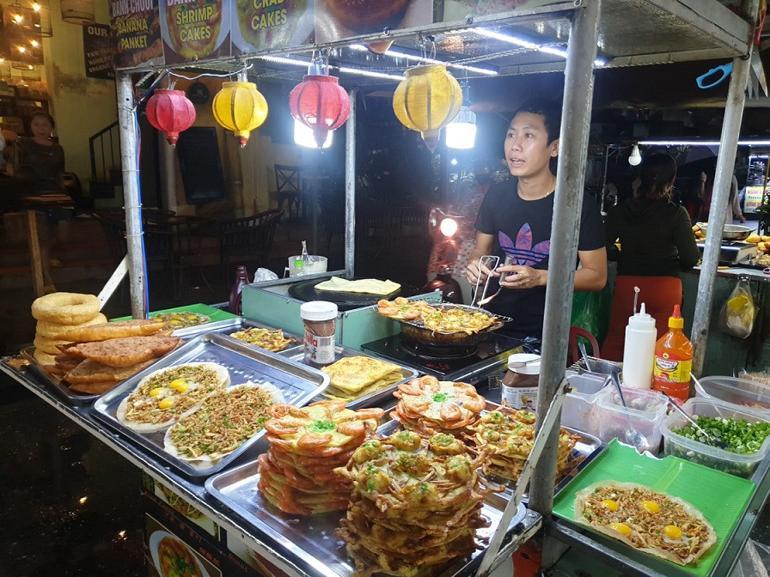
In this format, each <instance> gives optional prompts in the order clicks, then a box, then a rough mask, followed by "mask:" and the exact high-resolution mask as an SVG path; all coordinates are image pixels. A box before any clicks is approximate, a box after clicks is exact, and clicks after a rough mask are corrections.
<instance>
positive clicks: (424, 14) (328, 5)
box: [315, 0, 433, 44]
mask: <svg viewBox="0 0 770 577" xmlns="http://www.w3.org/2000/svg"><path fill="white" fill-rule="evenodd" d="M315 21H316V24H315V39H316V42H318V43H319V44H322V43H324V42H333V41H336V40H340V39H342V38H347V37H351V36H359V35H361V34H372V33H376V32H382V31H383V30H385V29H386V28H389V29H396V28H413V27H416V26H425V25H427V24H432V23H433V0H391V1H390V2H384V1H383V0H317V3H316V19H315Z"/></svg>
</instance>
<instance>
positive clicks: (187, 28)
mask: <svg viewBox="0 0 770 577" xmlns="http://www.w3.org/2000/svg"><path fill="white" fill-rule="evenodd" d="M233 4H235V1H234V0H160V29H161V35H162V37H163V46H164V54H165V57H166V63H167V64H179V63H183V62H194V61H196V60H210V59H213V58H222V57H226V56H229V55H230V19H231V12H232V7H233Z"/></svg>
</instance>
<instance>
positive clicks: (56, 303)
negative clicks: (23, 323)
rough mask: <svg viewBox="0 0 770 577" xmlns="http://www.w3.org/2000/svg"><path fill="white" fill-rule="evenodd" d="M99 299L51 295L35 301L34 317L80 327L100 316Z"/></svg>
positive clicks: (71, 294)
mask: <svg viewBox="0 0 770 577" xmlns="http://www.w3.org/2000/svg"><path fill="white" fill-rule="evenodd" d="M99 307H100V305H99V299H98V298H96V297H95V296H94V295H87V294H80V293H51V294H49V295H45V296H42V297H40V298H37V299H35V301H34V302H33V303H32V316H33V317H35V318H36V319H37V320H39V321H46V322H49V323H57V324H60V325H79V324H82V323H85V322H88V321H90V320H91V319H93V318H94V317H95V316H96V315H98V314H99Z"/></svg>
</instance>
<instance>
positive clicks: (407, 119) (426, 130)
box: [393, 64, 463, 147]
mask: <svg viewBox="0 0 770 577" xmlns="http://www.w3.org/2000/svg"><path fill="white" fill-rule="evenodd" d="M462 104H463V91H462V89H461V88H460V84H459V83H458V82H457V80H455V78H454V76H452V75H451V74H449V72H447V70H446V67H445V66H443V65H441V64H429V65H427V66H415V67H414V68H410V69H409V70H407V71H406V78H404V79H403V80H402V81H401V83H400V84H399V85H398V87H397V88H396V92H395V93H394V94H393V111H394V112H395V113H396V117H397V118H398V120H399V121H400V122H401V124H403V125H404V126H406V127H407V128H409V129H410V130H416V131H417V132H419V133H420V134H421V135H422V139H423V140H424V141H425V143H426V144H428V146H429V147H431V146H435V144H436V143H437V142H438V136H439V131H440V130H441V129H442V128H443V127H444V126H446V125H447V124H449V123H450V122H451V121H452V119H453V118H454V117H455V116H457V113H458V112H459V111H460V107H461V106H462Z"/></svg>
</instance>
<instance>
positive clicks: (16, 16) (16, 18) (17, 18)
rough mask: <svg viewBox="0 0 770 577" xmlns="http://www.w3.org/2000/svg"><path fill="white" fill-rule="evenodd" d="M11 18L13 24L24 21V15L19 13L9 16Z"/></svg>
mask: <svg viewBox="0 0 770 577" xmlns="http://www.w3.org/2000/svg"><path fill="white" fill-rule="evenodd" d="M11 19H12V20H13V22H14V24H21V23H22V22H24V16H22V15H21V14H14V15H13V16H11Z"/></svg>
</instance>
